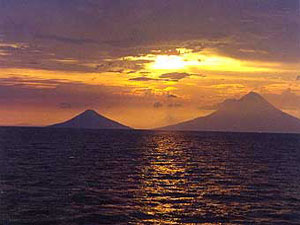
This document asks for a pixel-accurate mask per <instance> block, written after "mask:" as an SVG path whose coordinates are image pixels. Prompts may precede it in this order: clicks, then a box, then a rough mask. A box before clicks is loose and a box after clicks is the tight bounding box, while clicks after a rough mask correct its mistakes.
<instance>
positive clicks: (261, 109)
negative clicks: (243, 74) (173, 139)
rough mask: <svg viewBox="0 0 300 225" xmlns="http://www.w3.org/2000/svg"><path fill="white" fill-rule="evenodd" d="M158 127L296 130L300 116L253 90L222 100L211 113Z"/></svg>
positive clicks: (295, 131) (299, 131)
mask: <svg viewBox="0 0 300 225" xmlns="http://www.w3.org/2000/svg"><path fill="white" fill-rule="evenodd" d="M158 129H159V130H183V131H184V130H187V131H224V132H271V133H273V132H274V133H300V120H299V119H298V118H296V117H293V116H291V115H289V114H287V113H285V112H283V111H281V110H279V109H277V108H276V107H274V106H273V105H272V104H271V103H269V102H268V101H267V100H265V99H264V98H263V97H262V96H261V95H259V94H258V93H256V92H250V93H249V94H247V95H245V96H243V97H242V98H240V99H238V100H236V99H229V100H225V101H224V102H223V103H222V104H220V106H219V109H218V110H217V111H215V112H213V113H212V114H210V115H208V116H204V117H198V118H196V119H193V120H189V121H186V122H182V123H178V124H175V125H170V126H166V127H162V128H158Z"/></svg>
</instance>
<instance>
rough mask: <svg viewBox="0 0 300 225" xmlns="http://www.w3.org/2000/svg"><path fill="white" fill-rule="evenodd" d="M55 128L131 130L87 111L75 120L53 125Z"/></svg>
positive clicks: (91, 111)
mask: <svg viewBox="0 0 300 225" xmlns="http://www.w3.org/2000/svg"><path fill="white" fill-rule="evenodd" d="M49 127H53V128H86V129H131V128H130V127H127V126H125V125H123V124H120V123H118V122H115V121H113V120H110V119H108V118H106V117H104V116H102V115H100V114H98V113H97V112H95V111H94V110H86V111H85V112H83V113H81V114H79V115H77V116H75V117H74V118H72V119H70V120H68V121H66V122H63V123H58V124H54V125H51V126H49Z"/></svg>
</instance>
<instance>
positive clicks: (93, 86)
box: [0, 0, 300, 128]
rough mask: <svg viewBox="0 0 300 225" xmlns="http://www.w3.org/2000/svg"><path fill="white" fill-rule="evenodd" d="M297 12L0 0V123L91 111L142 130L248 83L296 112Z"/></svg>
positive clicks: (119, 1) (209, 4)
mask: <svg viewBox="0 0 300 225" xmlns="http://www.w3.org/2000/svg"><path fill="white" fill-rule="evenodd" d="M299 11H300V6H299V1H297V0H285V1H282V0H266V1H261V0H235V1H234V0H218V1H206V0H189V1H181V0H151V1H149V0H114V1H111V0H72V1H69V0H51V1H44V0H31V1H18V0H0V106H1V107H0V124H2V125H18V124H30V125H44V124H49V123H53V122H57V121H60V120H64V119H66V118H68V117H70V116H72V115H74V114H76V113H78V112H80V111H82V110H85V109H86V108H94V109H96V110H98V111H99V112H100V113H103V114H104V115H106V116H109V117H110V118H113V119H115V120H118V121H120V122H123V123H125V124H128V125H130V126H132V127H137V128H152V127H158V126H164V125H167V124H170V123H176V122H179V121H183V120H186V119H189V118H193V117H197V116H201V115H205V114H207V113H210V112H211V111H213V110H214V109H215V106H216V105H218V103H220V102H222V101H223V100H224V99H227V98H236V97H240V96H241V95H244V94H246V93H247V92H249V91H253V90H254V91H257V92H259V93H261V94H262V95H264V96H265V97H266V98H267V99H268V100H270V101H271V102H272V103H273V104H275V105H276V106H278V107H279V108H281V109H282V110H284V111H287V112H289V113H291V114H293V115H295V116H298V117H300V81H299V73H300V72H299V71H300V62H299V61H300V60H299V59H300V18H299V17H300V12H299ZM20 111H22V114H23V115H25V116H20V115H18V114H19V112H20ZM139 115H144V116H145V117H147V118H148V119H147V120H145V119H144V118H140V119H139Z"/></svg>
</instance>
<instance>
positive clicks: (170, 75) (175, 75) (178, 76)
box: [159, 73, 190, 81]
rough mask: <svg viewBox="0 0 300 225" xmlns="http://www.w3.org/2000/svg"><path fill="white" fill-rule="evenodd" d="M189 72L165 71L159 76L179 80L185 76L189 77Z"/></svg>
mask: <svg viewBox="0 0 300 225" xmlns="http://www.w3.org/2000/svg"><path fill="white" fill-rule="evenodd" d="M189 76H190V74H188V73H165V74H162V75H160V76H159V78H168V79H170V80H174V81H179V80H181V79H183V78H186V77H189Z"/></svg>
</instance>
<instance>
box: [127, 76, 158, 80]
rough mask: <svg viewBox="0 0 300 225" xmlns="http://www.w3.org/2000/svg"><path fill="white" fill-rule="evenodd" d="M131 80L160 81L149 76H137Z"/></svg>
mask: <svg viewBox="0 0 300 225" xmlns="http://www.w3.org/2000/svg"><path fill="white" fill-rule="evenodd" d="M129 80H132V81H158V80H159V79H155V78H149V77H135V78H131V79H129Z"/></svg>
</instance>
